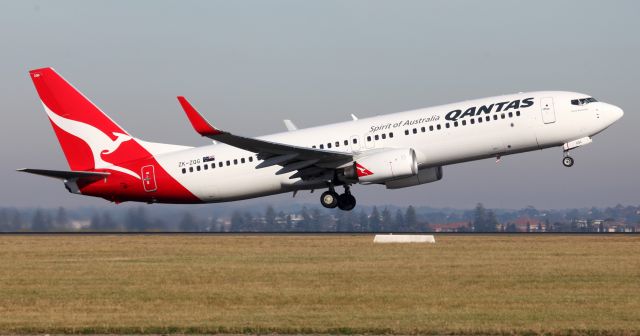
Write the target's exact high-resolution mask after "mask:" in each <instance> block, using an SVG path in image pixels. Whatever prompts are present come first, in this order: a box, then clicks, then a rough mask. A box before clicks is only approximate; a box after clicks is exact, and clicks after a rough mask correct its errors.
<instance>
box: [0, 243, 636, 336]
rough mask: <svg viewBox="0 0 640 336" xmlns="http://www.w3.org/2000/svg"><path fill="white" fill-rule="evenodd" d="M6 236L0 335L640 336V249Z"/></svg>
mask: <svg viewBox="0 0 640 336" xmlns="http://www.w3.org/2000/svg"><path fill="white" fill-rule="evenodd" d="M372 238H373V237H372V236H196V235H176V236H154V235H148V236H126V235H123V236H119V235H112V236H73V235H67V236H52V235H43V236H0V333H5V334H6V333H344V334H348V333H369V334H419V333H420V334H526V335H533V334H542V333H545V334H550V335H580V334H585V335H587V334H588V335H640V236H619V235H616V236H606V235H597V236H596V235H589V236H575V235H574V236H571V235H570V236H555V235H548V236H547V235H538V236H504V235H499V236H495V235H487V236H475V235H474V236H453V235H449V236H447V235H445V236H436V240H437V243H436V244H434V245H431V244H414V245H384V244H383V245H377V244H376V245H374V244H373V243H372V240H373V239H372Z"/></svg>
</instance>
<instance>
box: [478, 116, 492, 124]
mask: <svg viewBox="0 0 640 336" xmlns="http://www.w3.org/2000/svg"><path fill="white" fill-rule="evenodd" d="M487 118H489V117H487ZM478 123H482V117H480V118H478Z"/></svg>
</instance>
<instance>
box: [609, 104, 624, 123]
mask: <svg viewBox="0 0 640 336" xmlns="http://www.w3.org/2000/svg"><path fill="white" fill-rule="evenodd" d="M611 114H612V117H613V122H616V121H618V120H619V119H620V118H622V116H623V115H624V111H623V110H622V109H621V108H619V107H617V106H615V105H611Z"/></svg>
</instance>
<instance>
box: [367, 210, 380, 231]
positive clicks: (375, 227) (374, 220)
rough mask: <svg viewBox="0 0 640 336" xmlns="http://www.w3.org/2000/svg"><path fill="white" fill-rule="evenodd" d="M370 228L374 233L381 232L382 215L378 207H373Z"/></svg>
mask: <svg viewBox="0 0 640 336" xmlns="http://www.w3.org/2000/svg"><path fill="white" fill-rule="evenodd" d="M369 227H370V228H371V231H373V232H379V231H380V213H379V212H378V207H376V206H373V210H371V215H370V216H369Z"/></svg>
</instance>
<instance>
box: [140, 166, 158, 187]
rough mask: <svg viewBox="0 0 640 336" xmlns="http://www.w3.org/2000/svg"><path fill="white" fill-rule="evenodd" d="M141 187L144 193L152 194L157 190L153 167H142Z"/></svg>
mask: <svg viewBox="0 0 640 336" xmlns="http://www.w3.org/2000/svg"><path fill="white" fill-rule="evenodd" d="M142 186H143V187H144V191H146V192H152V191H156V190H157V189H158V186H157V185H156V174H155V171H154V169H153V165H149V166H144V167H142Z"/></svg>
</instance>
